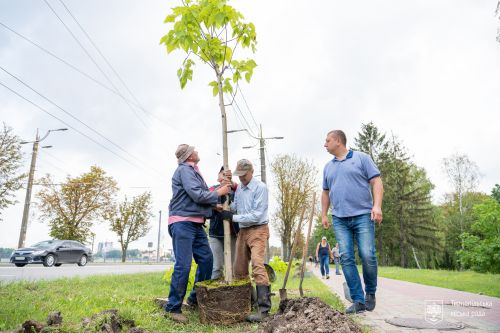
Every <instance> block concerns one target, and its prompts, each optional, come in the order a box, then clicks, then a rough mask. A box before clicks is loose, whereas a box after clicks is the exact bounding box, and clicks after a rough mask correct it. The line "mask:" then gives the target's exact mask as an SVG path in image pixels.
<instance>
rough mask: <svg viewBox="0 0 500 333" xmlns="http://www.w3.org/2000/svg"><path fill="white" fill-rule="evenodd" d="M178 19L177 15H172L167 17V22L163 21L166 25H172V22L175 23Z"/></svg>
mask: <svg viewBox="0 0 500 333" xmlns="http://www.w3.org/2000/svg"><path fill="white" fill-rule="evenodd" d="M176 17H177V15H175V14H170V15H168V16H167V18H166V19H165V21H163V22H164V23H171V22H175V18H176Z"/></svg>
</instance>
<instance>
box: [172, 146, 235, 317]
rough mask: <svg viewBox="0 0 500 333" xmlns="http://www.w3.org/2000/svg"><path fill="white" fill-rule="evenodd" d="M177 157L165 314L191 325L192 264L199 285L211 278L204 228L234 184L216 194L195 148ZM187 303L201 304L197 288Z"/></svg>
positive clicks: (185, 148)
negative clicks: (188, 314)
mask: <svg viewBox="0 0 500 333" xmlns="http://www.w3.org/2000/svg"><path fill="white" fill-rule="evenodd" d="M175 157H176V158H177V163H178V166H177V169H176V170H175V172H174V175H173V177H172V199H171V200H170V204H169V207H168V209H169V218H168V233H169V234H170V236H171V237H172V247H173V250H174V256H175V265H174V272H173V274H172V279H171V281H170V293H169V295H168V302H167V304H166V305H165V311H166V312H168V313H169V314H170V315H169V316H170V318H171V319H172V320H173V321H175V322H180V323H187V322H188V319H187V317H186V316H184V315H183V314H182V311H181V306H182V301H183V300H184V296H185V295H186V289H187V284H188V280H189V272H190V270H191V262H192V260H193V258H194V261H195V262H196V263H197V264H198V269H197V271H196V278H195V283H196V282H198V281H204V280H209V279H210V277H211V275H212V266H213V257H212V251H211V250H210V247H209V245H208V239H207V234H206V232H205V230H204V229H203V226H204V224H205V220H206V219H207V218H209V217H211V215H212V210H213V209H214V208H216V206H217V203H218V197H221V196H225V195H226V194H228V193H229V191H230V190H231V185H224V184H223V185H221V186H219V187H218V188H217V189H216V190H215V191H210V190H209V189H208V186H207V184H206V183H205V180H204V179H203V176H202V175H201V173H200V169H199V168H198V162H199V161H200V158H199V156H198V152H197V151H195V148H194V147H193V146H189V145H186V144H181V145H179V147H178V148H177V150H176V152H175ZM187 302H188V304H190V305H195V304H196V303H197V301H196V292H195V289H194V287H193V290H192V291H191V294H190V295H189V297H188V301H187Z"/></svg>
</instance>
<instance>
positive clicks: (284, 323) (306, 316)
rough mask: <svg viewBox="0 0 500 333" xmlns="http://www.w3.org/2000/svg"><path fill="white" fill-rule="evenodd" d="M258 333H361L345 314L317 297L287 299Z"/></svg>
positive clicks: (261, 326)
mask: <svg viewBox="0 0 500 333" xmlns="http://www.w3.org/2000/svg"><path fill="white" fill-rule="evenodd" d="M257 332H258V333H304V332H318V333H330V332H340V333H351V332H355V333H361V329H360V328H359V327H358V326H356V324H355V323H354V322H353V321H352V320H351V319H350V318H349V317H348V316H347V315H345V314H343V313H341V312H339V311H337V310H334V309H332V308H331V307H330V306H329V305H328V304H326V303H324V302H322V301H321V300H320V299H319V298H317V297H304V298H295V299H287V300H284V301H282V302H280V307H279V310H278V312H277V313H276V314H275V315H274V316H272V317H270V318H269V319H268V320H267V321H265V322H263V323H262V324H260V326H259V327H258V329H257Z"/></svg>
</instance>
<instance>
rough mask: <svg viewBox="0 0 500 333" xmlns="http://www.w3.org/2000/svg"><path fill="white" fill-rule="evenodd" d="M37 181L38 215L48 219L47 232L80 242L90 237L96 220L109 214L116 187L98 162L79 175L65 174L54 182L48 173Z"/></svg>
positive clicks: (45, 219)
mask: <svg viewBox="0 0 500 333" xmlns="http://www.w3.org/2000/svg"><path fill="white" fill-rule="evenodd" d="M39 182H40V183H41V185H42V189H41V190H40V192H38V194H37V196H38V199H39V200H40V203H39V208H40V211H41V213H42V215H41V219H42V220H44V221H47V222H48V223H49V226H50V236H51V237H54V238H59V239H72V240H77V241H80V242H82V243H85V242H87V241H88V240H89V239H90V238H91V237H92V231H91V228H92V226H93V225H94V223H95V222H96V220H104V219H105V217H106V216H109V214H110V213H111V211H112V210H113V207H114V198H115V195H116V192H117V191H118V188H117V186H116V181H115V180H114V179H113V178H112V177H110V176H108V175H106V172H105V171H104V170H103V169H101V168H99V167H97V166H92V167H91V168H90V171H89V172H87V173H84V174H82V175H80V176H78V177H74V178H71V177H69V176H68V177H67V178H66V181H65V182H64V183H62V184H57V183H56V182H54V180H53V179H52V177H50V175H47V176H45V177H43V178H42V179H41V180H40V181H39Z"/></svg>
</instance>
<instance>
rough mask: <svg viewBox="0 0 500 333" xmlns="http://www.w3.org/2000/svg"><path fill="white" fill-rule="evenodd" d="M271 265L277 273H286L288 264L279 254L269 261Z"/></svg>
mask: <svg viewBox="0 0 500 333" xmlns="http://www.w3.org/2000/svg"><path fill="white" fill-rule="evenodd" d="M269 265H270V266H271V267H272V268H273V269H274V271H275V272H276V273H285V272H286V269H287V264H286V263H285V262H284V261H283V260H281V259H280V257H278V256H274V257H273V259H271V260H270V261H269Z"/></svg>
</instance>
